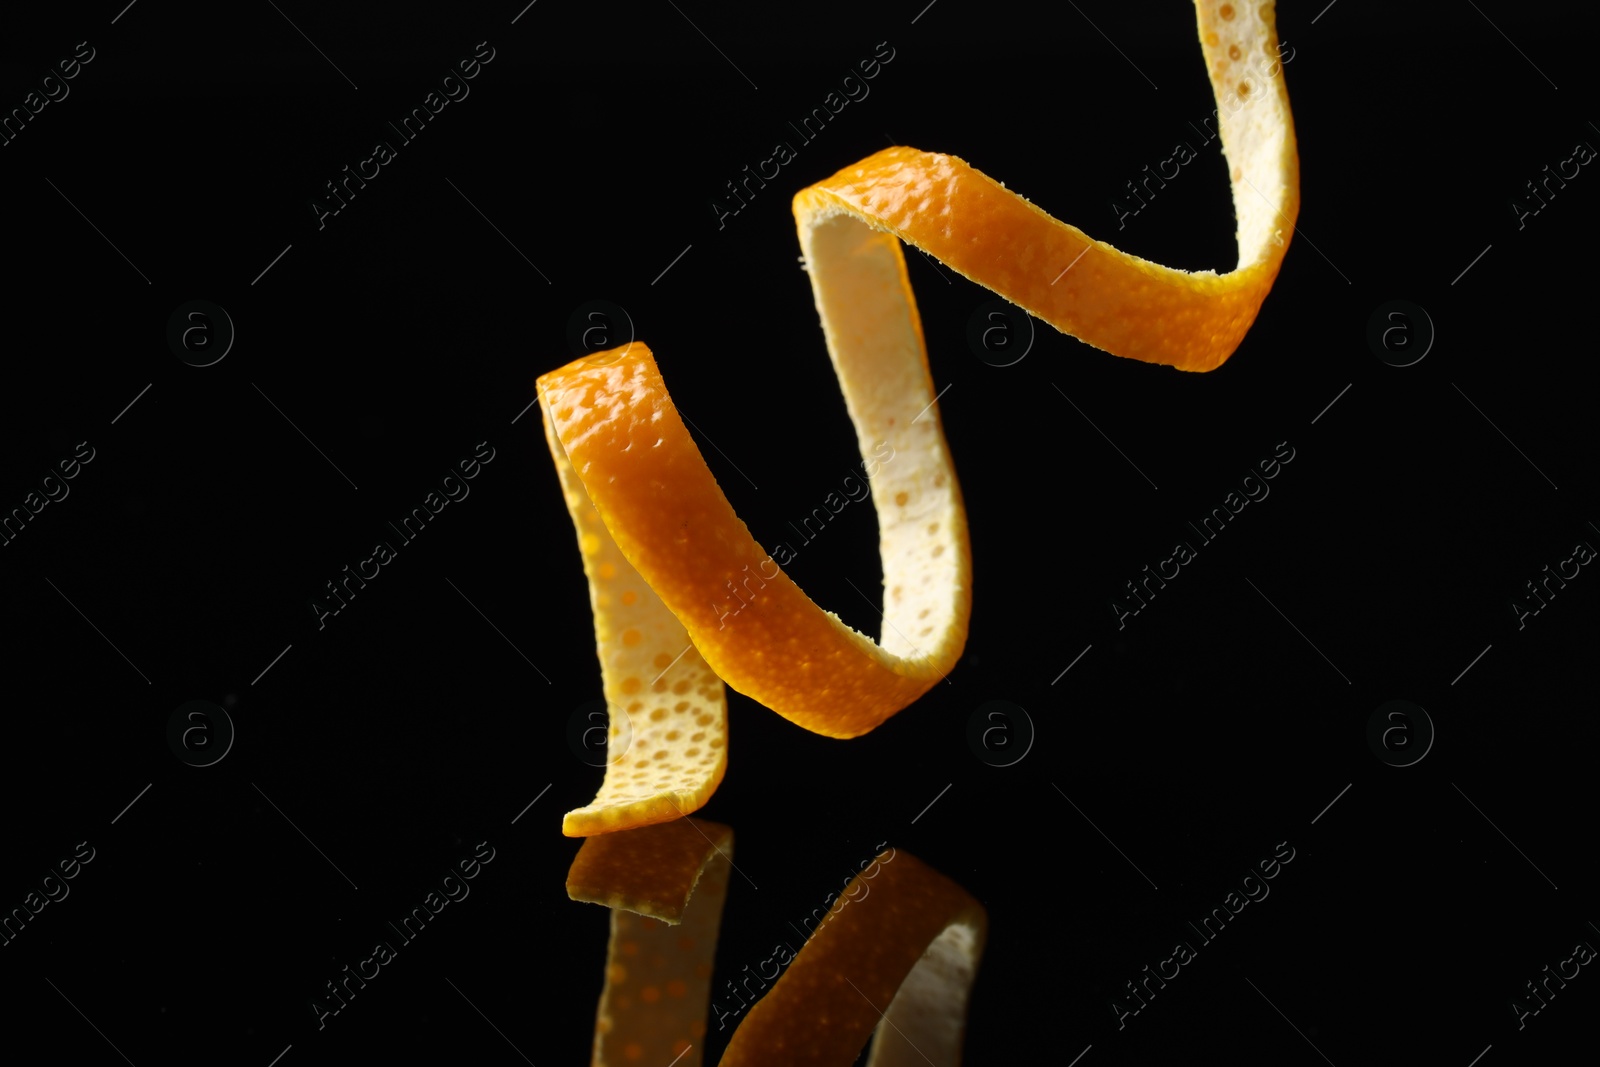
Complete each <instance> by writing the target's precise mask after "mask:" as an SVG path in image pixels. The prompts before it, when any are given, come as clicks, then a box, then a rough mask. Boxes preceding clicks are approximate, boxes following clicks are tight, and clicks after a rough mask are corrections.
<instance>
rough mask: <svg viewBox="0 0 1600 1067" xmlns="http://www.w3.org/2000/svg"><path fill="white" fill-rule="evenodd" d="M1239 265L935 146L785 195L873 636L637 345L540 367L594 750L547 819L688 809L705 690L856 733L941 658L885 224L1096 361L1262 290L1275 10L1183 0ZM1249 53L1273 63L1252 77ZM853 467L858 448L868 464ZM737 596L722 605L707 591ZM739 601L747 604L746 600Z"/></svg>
mask: <svg viewBox="0 0 1600 1067" xmlns="http://www.w3.org/2000/svg"><path fill="white" fill-rule="evenodd" d="M1195 8H1196V13H1197V19H1198V27H1199V34H1200V40H1201V47H1202V50H1203V53H1204V56H1205V60H1206V63H1207V69H1208V72H1209V74H1210V79H1211V85H1212V90H1213V93H1214V94H1215V95H1216V97H1217V100H1218V102H1219V104H1221V103H1223V102H1224V101H1228V102H1229V103H1230V105H1231V104H1237V106H1229V107H1226V108H1223V107H1219V124H1218V129H1219V133H1220V135H1221V140H1222V149H1223V153H1224V155H1225V157H1226V159H1227V160H1228V163H1229V167H1230V171H1229V175H1230V179H1231V187H1232V193H1233V202H1234V209H1235V215H1236V219H1237V224H1238V229H1237V233H1236V236H1237V240H1238V246H1239V264H1238V266H1237V267H1236V268H1235V269H1234V270H1232V271H1229V272H1228V273H1226V274H1216V273H1215V272H1212V271H1200V272H1194V273H1191V272H1186V271H1181V270H1175V269H1172V268H1169V267H1165V266H1162V265H1160V264H1157V263H1152V262H1149V261H1147V260H1144V259H1140V258H1138V257H1136V256H1132V255H1129V254H1128V253H1125V252H1122V251H1119V250H1118V249H1116V248H1114V247H1112V246H1111V245H1109V244H1107V243H1105V242H1103V241H1096V240H1093V239H1091V238H1090V237H1088V236H1087V235H1086V234H1084V233H1083V231H1081V230H1079V229H1078V228H1077V227H1075V226H1071V225H1068V224H1066V223H1063V222H1059V221H1057V220H1056V219H1054V218H1052V217H1051V216H1049V215H1047V214H1046V213H1045V212H1043V211H1042V210H1040V209H1039V208H1038V207H1036V206H1034V205H1033V204H1032V203H1030V202H1029V201H1028V200H1026V199H1024V198H1023V197H1022V196H1020V195H1018V194H1016V193H1014V192H1012V191H1010V190H1008V189H1006V188H1005V187H1004V186H1003V185H1001V184H1000V183H998V182H996V181H994V180H993V179H991V178H989V177H988V176H986V175H984V174H982V173H981V172H979V171H977V170H975V169H974V168H972V167H970V166H969V165H968V164H967V163H965V162H963V161H962V160H960V159H957V158H956V157H954V156H949V155H938V154H933V153H927V152H920V151H917V150H915V149H911V148H903V147H896V148H889V149H886V150H884V151H882V152H879V153H877V154H876V155H874V156H872V157H870V158H868V159H866V160H863V161H862V162H860V163H858V164H856V165H855V166H852V167H847V168H845V169H844V170H841V171H839V172H838V173H837V174H835V175H834V176H833V177H831V178H828V179H827V180H825V181H822V182H819V183H817V184H816V185H813V186H811V187H810V188H807V189H804V190H802V191H801V192H800V193H798V194H797V195H796V196H795V198H794V215H795V222H796V226H797V230H798V233H799V238H800V246H801V249H802V251H803V253H804V262H805V264H806V267H807V270H808V273H809V275H810V279H811V286H812V292H813V295H814V298H815V302H816V306H817V310H818V312H819V314H820V316H821V319H822V327H823V333H824V336H825V338H826V341H827V346H828V353H829V356H830V357H831V359H832V361H833V367H834V371H835V373H836V374H837V376H838V379H839V383H840V386H841V389H842V391H843V394H844V400H845V405H846V408H847V410H848V412H849V415H850V418H851V421H852V423H853V424H854V427H855V431H856V437H857V441H858V443H859V445H860V449H861V454H862V455H863V456H864V457H865V456H867V455H868V454H869V451H871V452H873V453H874V454H878V455H881V453H882V448H883V447H888V448H889V449H891V450H892V451H891V453H890V454H891V456H892V457H893V462H885V463H883V464H882V465H881V466H878V468H877V470H876V471H875V472H872V473H871V476H870V478H869V482H870V486H871V493H872V499H873V503H874V505H875V507H876V508H877V513H878V520H879V535H880V538H879V540H880V544H879V548H880V554H881V556H882V561H883V573H884V583H883V584H884V587H885V596H884V598H883V629H882V636H881V638H880V640H878V641H874V640H872V639H871V638H869V637H867V636H866V635H864V634H861V633H860V632H858V631H856V630H854V629H852V628H850V627H848V626H846V625H845V624H844V623H843V622H842V621H841V620H840V619H839V618H838V617H837V616H836V615H834V614H832V613H830V612H827V611H825V610H823V609H822V608H821V607H819V606H818V605H817V604H815V603H814V602H812V601H811V600H810V599H809V598H808V597H807V596H806V595H805V594H804V593H803V592H802V591H801V590H800V588H799V587H798V586H797V585H795V583H794V582H793V581H792V580H791V579H790V578H789V577H788V576H787V575H786V574H784V573H783V570H782V567H781V566H779V564H777V563H776V562H774V561H773V559H772V557H771V556H770V555H769V554H768V553H767V552H766V551H765V550H764V549H763V548H762V546H761V545H759V544H758V543H757V542H756V541H755V539H754V538H753V537H752V536H751V534H750V531H749V529H748V528H747V527H746V526H745V524H744V523H743V522H741V521H740V520H739V518H738V516H737V515H736V514H735V513H734V510H733V507H732V505H731V504H729V502H728V500H727V498H726V497H725V496H724V495H723V493H722V490H721V489H720V488H719V487H718V485H717V482H716V479H715V477H714V476H713V475H712V473H711V471H710V469H709V468H708V467H707V465H706V463H705V460H704V458H703V457H702V456H701V454H700V451H699V449H698V447H697V446H696V445H695V443H694V441H693V439H692V438H691V437H690V435H689V432H688V429H687V428H686V427H685V424H684V420H683V419H682V417H681V416H680V415H679V414H678V411H677V409H676V408H675V407H674V406H673V404H672V400H671V398H670V396H669V395H668V393H667V389H666V385H665V383H664V382H663V380H662V377H661V374H660V371H659V370H658V368H657V366H656V362H655V359H654V356H653V355H652V353H651V352H650V350H649V348H647V347H646V346H645V345H644V344H643V343H640V342H633V343H631V344H630V345H628V346H625V347H623V348H618V349H613V350H611V351H608V352H603V353H596V354H593V355H591V356H588V357H585V358H583V359H580V360H577V361H575V362H573V363H570V364H568V365H567V366H564V367H562V368H560V369H558V370H555V371H551V372H549V373H547V374H545V375H543V376H541V377H540V379H539V383H538V384H539V397H540V404H541V409H542V412H543V416H544V426H545V436H546V440H547V441H548V443H549V446H550V451H551V455H552V456H553V457H554V459H555V463H556V467H557V470H558V472H559V475H560V479H561V485H562V490H563V493H564V495H565V498H566V502H567V507H568V511H569V513H570V514H571V516H572V520H573V523H574V525H575V526H576V528H577V531H578V540H579V546H580V550H581V552H582V555H583V560H584V567H585V571H586V573H587V575H588V578H589V586H590V603H591V607H592V609H593V612H594V618H595V635H596V640H597V645H598V649H599V654H600V661H601V674H602V681H603V687H604V690H605V696H606V702H607V707H608V709H609V710H610V713H611V716H612V725H611V737H612V743H613V752H614V753H617V755H616V756H615V757H614V758H613V760H612V762H611V763H610V765H609V766H608V767H607V769H606V776H605V781H604V783H603V784H602V786H601V788H600V791H599V793H598V794H597V795H596V797H595V799H594V801H592V802H591V803H590V804H588V805H586V806H584V807H582V808H579V809H576V810H575V811H572V812H569V813H568V814H567V816H566V818H565V820H564V822H563V832H564V833H566V834H568V835H569V836H587V835H590V834H597V833H606V832H611V831H616V830H622V829H627V828H629V827H637V826H643V825H648V824H651V823H659V822H664V821H667V820H670V819H675V818H678V817H680V816H681V815H684V814H686V813H688V812H691V811H694V810H696V809H698V808H699V807H700V806H701V805H703V804H704V803H705V802H706V801H707V800H708V799H709V798H710V796H711V794H712V792H713V791H714V790H715V789H716V787H717V785H718V784H719V783H720V781H721V779H722V776H723V774H724V772H725V770H726V766H727V744H728V732H727V704H726V694H725V691H724V689H723V683H724V682H726V683H727V684H729V685H732V686H733V687H734V688H735V689H737V690H739V691H740V692H742V693H745V694H746V695H748V696H750V697H752V698H753V699H755V700H756V701H758V702H760V703H762V704H764V705H766V706H767V707H769V708H771V709H772V710H774V711H776V712H778V713H779V714H780V715H783V716H784V717H785V718H787V719H789V720H790V721H792V722H794V723H796V724H798V725H800V726H802V727H804V728H805V729H807V730H811V731H814V732H816V733H819V734H823V735H826V736H829V737H838V738H848V737H855V736H859V735H860V734H863V733H866V732H867V731H869V730H872V729H873V728H875V727H876V726H878V725H879V724H880V723H882V722H883V721H884V720H885V719H887V718H888V717H889V716H891V715H893V714H895V713H896V712H898V711H900V710H901V709H903V708H905V707H906V706H908V705H909V704H911V703H912V702H913V701H915V700H916V699H917V698H918V697H920V696H921V695H922V694H923V693H925V692H926V691H927V690H928V689H929V688H930V687H931V686H932V685H934V684H935V683H936V682H938V681H939V680H940V679H941V678H942V677H944V676H945V675H947V674H948V673H949V672H950V670H951V669H952V668H953V667H954V666H955V664H956V662H957V660H958V659H959V657H960V655H961V652H962V649H963V648H964V647H965V643H966V637H967V629H968V622H969V618H970V615H971V610H972V592H971V566H972V565H971V549H970V544H969V540H968V533H967V521H966V512H965V509H964V507H963V504H962V498H961V491H960V488H959V486H958V484H957V480H956V473H955V468H954V465H953V463H952V461H951V458H950V453H949V449H948V446H947V444H946V441H945V436H944V430H943V427H942V424H941V420H940V415H939V409H938V404H937V399H936V394H935V392H934V388H933V380H932V376H931V374H930V372H929V368H928V358H927V349H926V344H925V342H924V338H923V334H922V324H921V319H920V317H919V315H918V313H917V307H916V301H915V298H914V296H913V294H912V290H911V284H910V280H909V279H908V277H907V275H906V265H905V255H904V252H903V251H902V248H901V243H902V242H904V243H906V244H910V245H913V246H915V247H917V248H920V249H922V250H923V251H925V252H927V253H928V254H929V255H931V256H933V257H934V258H935V259H937V260H939V261H940V262H943V263H945V264H946V265H948V266H949V267H951V268H952V269H954V270H955V271H957V272H958V273H960V274H962V275H964V276H965V277H967V278H970V279H971V280H972V281H975V282H977V283H978V284H980V285H983V286H985V287H986V288H989V289H991V290H993V291H994V292H996V293H998V294H1000V295H1001V296H1002V297H1004V298H1006V299H1007V300H1010V301H1011V302H1013V303H1015V304H1017V305H1018V306H1020V307H1022V308H1023V309H1025V310H1027V311H1028V312H1030V313H1031V314H1034V315H1036V316H1038V317H1039V318H1040V319H1043V320H1044V321H1046V322H1048V323H1050V324H1051V325H1053V326H1055V327H1056V328H1057V329H1059V330H1061V331H1062V332H1064V333H1067V334H1070V335H1072V336H1075V337H1078V338H1080V339H1082V340H1083V341H1085V342H1086V343H1088V344H1090V345H1092V346H1094V347H1097V348H1100V349H1103V350H1105V351H1107V352H1110V353H1112V354H1115V355H1118V356H1124V357H1129V358H1133V359H1139V360H1144V361H1147V362H1152V363H1164V364H1169V365H1171V366H1174V367H1176V368H1179V369H1182V370H1191V371H1206V370H1211V369H1214V368H1215V367H1217V366H1219V365H1221V363H1222V362H1223V361H1224V360H1226V359H1227V358H1228V357H1229V356H1230V355H1231V354H1232V353H1233V352H1234V350H1235V349H1236V348H1237V347H1238V345H1239V343H1240V341H1241V340H1242V338H1243V337H1244V334H1245V332H1246V331H1247V330H1248V329H1249V327H1250V325H1251V324H1252V323H1253V322H1254V320H1255V318H1256V315H1257V313H1258V312H1259V310H1260V307H1261V305H1262V302H1263V301H1264V300H1265V299H1266V296H1267V293H1268V292H1269V291H1270V289H1271V287H1272V284H1273V281H1274V280H1275V278H1276V277H1277V274H1278V270H1279V267H1280V265H1281V264H1282V262H1283V257H1284V255H1285V252H1286V250H1287V247H1288V240H1289V235H1290V234H1292V232H1293V226H1294V221H1295V218H1296V216H1297V214H1298V211H1299V202H1300V193H1299V162H1298V156H1297V152H1296V147H1295V137H1294V126H1293V120H1292V117H1291V115H1290V111H1289V99H1288V93H1287V90H1286V89H1285V87H1284V84H1283V78H1282V76H1281V68H1277V67H1276V57H1277V55H1278V38H1277V31H1276V26H1275V12H1274V7H1273V4H1272V3H1270V2H1269V3H1265V4H1261V5H1245V4H1241V5H1239V6H1238V7H1235V6H1234V5H1232V4H1226V3H1224V4H1218V3H1214V2H1212V0H1196V4H1195ZM1259 56H1270V57H1272V58H1273V60H1274V64H1273V70H1272V75H1271V76H1270V77H1264V76H1259V75H1258V74H1257V73H1256V68H1255V67H1252V66H1250V65H1249V64H1247V63H1246V62H1245V58H1246V57H1249V59H1250V61H1251V62H1252V63H1253V62H1255V61H1256V58H1257V57H1259ZM869 462H870V461H869ZM730 593H731V594H732V595H733V596H734V597H737V598H738V602H739V603H740V605H741V607H740V609H739V610H738V611H737V614H736V615H733V617H731V618H730V615H732V614H733V613H731V612H730V611H728V610H727V607H726V605H727V604H729V603H731V602H732V601H731V599H730V596H729V594H730ZM746 595H748V596H749V597H750V600H749V602H748V603H745V600H744V598H745V596H746Z"/></svg>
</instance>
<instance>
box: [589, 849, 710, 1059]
mask: <svg viewBox="0 0 1600 1067" xmlns="http://www.w3.org/2000/svg"><path fill="white" fill-rule="evenodd" d="M732 851H733V830H732V828H731V827H728V826H723V825H722V824H720V823H714V822H706V821H704V820H701V819H687V818H686V819H679V820H677V821H676V822H670V823H662V824H660V825H653V826H645V827H641V828H639V829H637V830H629V831H627V832H625V833H618V834H602V835H600V836H597V837H591V838H589V839H588V840H587V841H585V842H584V843H583V847H582V848H580V849H579V850H578V855H577V858H576V859H574V860H573V863H572V868H571V870H570V871H569V872H568V874H567V895H568V896H569V897H571V898H572V899H573V900H582V901H588V902H590V903H595V904H603V905H605V906H606V907H609V908H610V909H611V938H610V942H609V947H608V949H607V954H606V977H605V986H604V987H603V988H602V990H601V993H600V1007H599V1011H598V1013H597V1016H596V1019H595V1034H594V1049H593V1057H592V1063H593V1067H622V1065H624V1064H637V1063H643V1064H667V1063H669V1062H670V1063H673V1064H675V1067H700V1063H701V1054H700V1051H699V1050H700V1047H701V1045H702V1038H704V1037H705V1032H706V1009H707V1006H708V1004H709V1002H710V997H711V968H712V966H713V964H714V963H715V959H716V952H717V934H718V931H719V929H720V927H721V923H722V905H723V901H724V899H725V898H726V897H727V892H728V874H729V870H730V867H731V865H732V863H733V858H732ZM680 1057H681V1058H680Z"/></svg>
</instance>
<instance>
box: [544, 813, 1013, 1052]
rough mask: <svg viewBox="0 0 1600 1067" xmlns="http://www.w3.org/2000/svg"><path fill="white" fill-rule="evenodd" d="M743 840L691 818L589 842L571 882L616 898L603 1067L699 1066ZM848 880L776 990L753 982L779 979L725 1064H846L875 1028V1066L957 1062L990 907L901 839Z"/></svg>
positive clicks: (575, 890)
mask: <svg viewBox="0 0 1600 1067" xmlns="http://www.w3.org/2000/svg"><path fill="white" fill-rule="evenodd" d="M731 847H732V831H731V830H730V829H729V828H728V827H726V826H721V825H720V824H717V823H710V822H704V821H701V820H698V819H689V818H685V819H681V820H678V821H676V822H673V823H667V824H663V825H658V826H648V827H642V828H640V829H637V830H629V831H626V832H623V833H618V834H606V835H600V836H596V837H591V838H590V839H589V840H587V841H585V842H584V844H583V847H582V848H581V849H579V851H578V857H577V859H575V860H574V862H573V866H572V870H571V873H570V874H569V875H568V880H567V891H568V895H569V896H571V897H573V899H577V900H588V901H591V902H595V903H604V904H607V905H608V906H609V907H611V908H612V909H613V910H612V928H611V939H610V943H609V948H608V955H607V965H606V981H605V986H604V988H603V989H602V992H601V995H600V1008H599V1013H598V1018H597V1023H596V1029H595V1043H594V1055H593V1060H592V1063H593V1067H619V1065H621V1064H624V1063H655V1062H667V1061H668V1060H669V1059H670V1060H672V1062H673V1063H674V1064H675V1067H700V1064H701V1057H702V1050H701V1047H700V1046H701V1044H702V1042H701V1040H700V1039H701V1038H702V1037H703V1036H704V1034H705V1032H706V1023H705V1019H706V1007H707V1003H708V999H709V994H710V978H711V964H712V962H713V959H714V956H715V952H716V941H717V933H718V924H719V921H720V917H721V913H722V907H723V901H724V899H725V896H726V892H727V877H728V871H729V868H730V865H731V863H732V859H731V856H730V854H729V853H730V851H731ZM868 882H870V883H871V884H870V886H869V885H868V884H867V883H868ZM844 893H845V898H846V899H848V900H849V901H850V902H852V903H853V905H854V906H844V905H841V906H840V907H838V908H837V909H835V910H833V911H832V912H831V914H830V915H829V917H828V918H826V919H824V920H823V921H822V922H821V923H820V924H819V925H818V926H817V927H816V929H815V931H814V932H813V933H812V934H811V936H810V937H809V938H808V939H807V940H806V942H805V944H804V945H802V946H801V947H800V951H799V952H798V953H796V954H795V955H794V957H793V960H792V962H790V963H789V966H788V968H787V970H785V971H784V972H783V973H782V974H781V975H780V976H778V977H777V979H776V981H774V982H773V983H772V984H771V988H770V989H767V988H766V985H767V984H766V983H765V982H763V981H761V980H760V979H757V980H756V981H757V984H758V985H759V986H760V988H761V989H765V990H766V991H765V993H764V995H763V996H761V998H760V999H759V1000H758V1001H756V1003H755V1004H754V1005H752V1006H751V1007H750V1009H749V1011H748V1013H746V1015H745V1016H744V1018H743V1020H742V1021H741V1022H740V1023H739V1024H738V1026H737V1028H736V1029H735V1031H734V1033H733V1036H732V1038H731V1039H730V1041H729V1042H728V1046H727V1048H726V1049H725V1050H724V1052H723V1056H722V1059H721V1060H720V1061H719V1062H720V1065H721V1067H774V1065H781V1067H847V1065H848V1064H851V1063H854V1062H855V1060H856V1057H857V1055H858V1054H859V1053H860V1051H861V1049H862V1048H863V1047H864V1046H865V1045H866V1043H867V1041H868V1040H869V1039H871V1040H873V1046H872V1052H871V1054H870V1056H869V1058H868V1060H867V1063H868V1067H912V1065H913V1064H922V1063H931V1064H933V1065H934V1067H959V1064H960V1062H961V1051H962V1043H963V1039H964V1036H965V1029H966V1017H967V1002H968V998H969V996H970V993H971V989H972V984H973V981H974V979H975V978H976V976H977V968H978V962H979V960H980V958H981V957H982V954H983V948H984V942H985V940H986V937H987V933H988V916H987V913H986V912H985V910H984V908H983V905H982V904H980V903H979V902H978V901H977V900H976V899H974V898H973V897H972V895H971V894H969V893H968V892H967V891H966V890H965V889H963V888H961V887H960V886H959V885H957V884H956V883H955V882H953V881H951V880H950V879H949V878H947V877H945V876H944V875H942V874H940V873H939V872H938V871H935V870H934V869H933V868H931V867H929V866H928V865H927V864H925V863H923V862H922V861H920V860H918V859H917V858H916V857H915V856H912V855H910V854H909V853H906V852H896V850H894V849H887V850H885V851H884V852H880V853H879V854H878V856H877V858H876V859H875V860H874V861H873V863H872V864H870V865H869V866H868V867H867V869H865V870H863V871H861V872H860V873H858V874H856V876H855V877H854V878H852V879H851V880H850V882H849V883H848V885H847V886H846V887H845V891H844ZM635 912H636V913H639V914H638V915H635V914H630V913H635ZM645 915H649V916H655V917H653V918H646V917H642V916H645ZM669 923H673V924H675V925H668V924H669ZM748 969H749V968H746V970H748ZM731 987H732V986H731V983H730V988H731ZM745 989H746V990H747V991H751V990H750V989H749V984H748V982H747V983H746V985H745ZM751 992H755V991H751ZM874 1034H876V1037H875V1038H874ZM677 1057H681V1059H676V1058H677Z"/></svg>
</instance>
